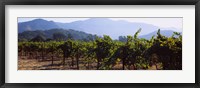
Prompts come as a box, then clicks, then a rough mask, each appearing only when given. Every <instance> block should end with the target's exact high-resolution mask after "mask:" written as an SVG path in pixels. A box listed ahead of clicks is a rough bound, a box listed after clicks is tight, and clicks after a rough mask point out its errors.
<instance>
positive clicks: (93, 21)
mask: <svg viewBox="0 0 200 88" xmlns="http://www.w3.org/2000/svg"><path fill="white" fill-rule="evenodd" d="M52 28H63V29H74V30H76V31H82V32H85V33H89V34H96V35H100V36H102V35H109V36H110V37H111V38H113V39H118V37H119V36H121V35H125V36H126V35H134V33H135V32H136V31H137V30H138V29H139V28H142V31H141V33H140V35H146V34H149V33H152V32H154V31H157V30H158V29H159V27H157V26H154V25H151V24H145V23H136V22H128V21H123V20H120V21H114V20H111V19H108V18H90V19H88V20H84V21H74V22H71V23H60V22H53V21H46V20H43V19H36V20H32V21H28V22H22V23H18V30H19V33H21V32H23V31H26V30H30V31H33V30H48V29H52ZM161 29H162V28H161ZM165 29H166V28H165ZM167 29H168V28H167ZM168 30H174V28H169V29H168Z"/></svg>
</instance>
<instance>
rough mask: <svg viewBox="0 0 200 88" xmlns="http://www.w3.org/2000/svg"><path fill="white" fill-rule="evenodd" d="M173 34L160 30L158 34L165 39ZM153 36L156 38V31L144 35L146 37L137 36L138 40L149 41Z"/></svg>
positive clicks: (169, 31)
mask: <svg viewBox="0 0 200 88" xmlns="http://www.w3.org/2000/svg"><path fill="white" fill-rule="evenodd" d="M173 33H174V31H172V30H160V34H162V35H164V36H166V37H170V36H172V35H173ZM153 35H155V36H157V31H154V32H152V33H149V34H146V35H142V36H139V38H145V39H151V37H152V36H153Z"/></svg>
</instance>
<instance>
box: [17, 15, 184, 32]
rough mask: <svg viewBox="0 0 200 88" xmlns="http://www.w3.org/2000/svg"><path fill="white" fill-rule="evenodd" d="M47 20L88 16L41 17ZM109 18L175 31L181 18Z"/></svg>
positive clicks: (70, 19)
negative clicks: (173, 29)
mask: <svg viewBox="0 0 200 88" xmlns="http://www.w3.org/2000/svg"><path fill="white" fill-rule="evenodd" d="M34 19H38V18H27V17H25V18H18V22H26V21H31V20H34ZM41 19H44V20H48V21H54V22H61V23H70V22H73V21H79V20H87V19H89V18H41ZM109 19H111V20H116V21H117V20H124V21H129V22H141V23H146V24H152V25H155V26H158V27H161V28H176V29H177V31H180V30H182V26H183V25H182V18H181V17H180V18H169V17H167V18H158V17H156V18H152V17H151V18H147V17H146V18H109Z"/></svg>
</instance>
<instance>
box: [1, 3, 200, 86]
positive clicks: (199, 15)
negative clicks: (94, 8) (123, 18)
mask: <svg viewBox="0 0 200 88" xmlns="http://www.w3.org/2000/svg"><path fill="white" fill-rule="evenodd" d="M0 3H1V4H0V10H1V11H0V13H1V15H0V21H1V23H0V48H1V49H0V88H5V87H9V88H27V87H28V88H35V87H38V88H44V87H46V88H58V87H59V88H64V87H69V88H81V87H83V88H93V87H98V88H100V87H105V88H110V87H111V88H112V87H113V88H114V87H115V88H121V87H126V88H133V87H137V88H147V87H150V88H160V87H166V88H169V87H170V88H200V76H199V74H200V69H199V68H200V65H199V64H200V60H199V58H200V54H199V50H200V47H199V44H200V41H199V39H200V24H199V23H200V0H162V1H161V0H123V1H122V0H40V1H39V0H32V1H31V0H1V1H0ZM6 5H195V48H196V49H195V83H56V84H55V83H51V84H50V83H5V6H6Z"/></svg>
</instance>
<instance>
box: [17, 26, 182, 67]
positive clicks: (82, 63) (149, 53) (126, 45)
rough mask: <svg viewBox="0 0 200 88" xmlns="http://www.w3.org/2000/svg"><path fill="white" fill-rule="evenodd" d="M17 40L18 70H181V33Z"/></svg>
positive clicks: (137, 33)
mask: <svg viewBox="0 0 200 88" xmlns="http://www.w3.org/2000/svg"><path fill="white" fill-rule="evenodd" d="M140 32H141V29H139V30H138V31H137V32H136V33H135V34H134V36H126V37H125V38H124V41H119V40H112V39H111V38H110V37H109V36H107V35H104V36H103V37H97V36H96V38H95V39H90V40H87V41H84V40H74V39H73V38H68V39H66V40H62V39H59V38H58V40H50V41H47V40H42V39H40V38H35V39H32V40H31V41H23V42H22V41H19V42H18V57H19V58H18V70H27V69H29V70H151V69H154V70H182V35H181V34H180V33H178V32H174V34H173V35H171V37H166V36H163V35H162V34H161V33H160V30H158V31H157V35H155V36H152V38H151V39H149V40H147V39H144V38H138V35H139V33H140Z"/></svg>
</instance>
